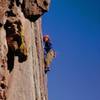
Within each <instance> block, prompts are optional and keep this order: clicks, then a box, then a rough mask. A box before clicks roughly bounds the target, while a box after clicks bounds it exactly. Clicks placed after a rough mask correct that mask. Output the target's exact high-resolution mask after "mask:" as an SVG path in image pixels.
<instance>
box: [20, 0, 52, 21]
mask: <svg viewBox="0 0 100 100" xmlns="http://www.w3.org/2000/svg"><path fill="white" fill-rule="evenodd" d="M49 4H50V0H23V2H21V8H22V11H23V13H24V16H25V17H26V18H28V19H29V20H30V21H33V22H34V21H36V20H37V19H38V18H39V17H40V16H41V15H43V14H44V13H45V12H47V11H48V8H49Z"/></svg>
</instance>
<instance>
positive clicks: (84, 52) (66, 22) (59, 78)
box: [42, 0, 100, 100]
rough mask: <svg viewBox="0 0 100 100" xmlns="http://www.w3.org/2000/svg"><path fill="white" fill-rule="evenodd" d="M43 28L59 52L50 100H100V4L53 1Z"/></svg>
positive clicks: (50, 84)
mask: <svg viewBox="0 0 100 100" xmlns="http://www.w3.org/2000/svg"><path fill="white" fill-rule="evenodd" d="M42 26H43V33H44V34H49V35H50V36H51V38H52V42H53V47H54V49H55V50H56V52H57V57H56V59H55V60H54V61H53V63H52V64H51V68H52V69H51V71H50V72H49V73H48V89H49V91H48V92H49V100H100V1H99V0H52V2H51V5H50V9H49V12H48V13H46V14H44V16H43V24H42Z"/></svg>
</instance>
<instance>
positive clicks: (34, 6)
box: [0, 0, 50, 100]
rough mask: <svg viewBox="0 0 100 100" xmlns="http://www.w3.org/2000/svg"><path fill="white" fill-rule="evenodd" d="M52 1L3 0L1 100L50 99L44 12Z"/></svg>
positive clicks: (0, 22)
mask: <svg viewBox="0 0 100 100" xmlns="http://www.w3.org/2000/svg"><path fill="white" fill-rule="evenodd" d="M49 3H50V1H49V0H0V100H48V96H47V78H46V74H45V71H44V51H43V45H42V34H41V33H42V29H41V18H39V17H40V16H41V15H43V13H44V12H46V11H47V10H48V7H49Z"/></svg>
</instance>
